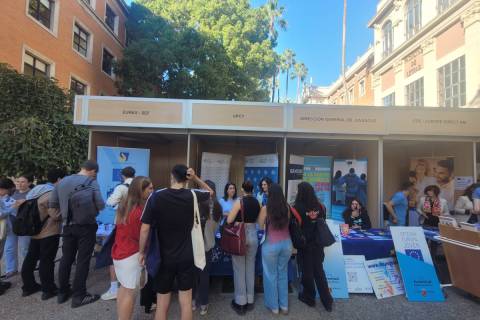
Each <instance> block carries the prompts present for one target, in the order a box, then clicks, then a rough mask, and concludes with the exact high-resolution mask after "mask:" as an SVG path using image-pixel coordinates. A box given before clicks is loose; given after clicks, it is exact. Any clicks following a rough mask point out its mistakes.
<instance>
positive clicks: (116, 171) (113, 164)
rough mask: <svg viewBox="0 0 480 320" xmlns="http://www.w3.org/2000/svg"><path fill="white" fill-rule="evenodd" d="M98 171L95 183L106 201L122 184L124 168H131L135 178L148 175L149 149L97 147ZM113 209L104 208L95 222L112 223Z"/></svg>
mask: <svg viewBox="0 0 480 320" xmlns="http://www.w3.org/2000/svg"><path fill="white" fill-rule="evenodd" d="M97 162H98V166H99V168H100V169H99V171H98V174H97V181H98V184H99V186H100V192H101V194H102V197H103V200H105V201H106V200H107V199H108V197H109V196H110V195H111V194H112V193H113V190H114V189H115V187H116V186H118V185H119V184H122V182H123V181H122V174H121V171H122V169H123V168H125V167H133V168H134V169H135V175H136V176H147V177H148V175H149V165H150V149H137V148H121V147H102V146H98V147H97ZM114 217H115V208H113V207H109V206H106V207H105V209H104V210H102V211H101V212H100V214H99V215H98V217H97V220H98V221H100V222H101V223H104V224H112V223H114Z"/></svg>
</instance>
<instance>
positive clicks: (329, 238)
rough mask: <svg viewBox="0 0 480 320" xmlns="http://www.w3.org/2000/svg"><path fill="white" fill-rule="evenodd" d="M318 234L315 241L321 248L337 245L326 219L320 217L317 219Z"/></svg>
mask: <svg viewBox="0 0 480 320" xmlns="http://www.w3.org/2000/svg"><path fill="white" fill-rule="evenodd" d="M316 225H317V234H316V238H315V240H316V241H317V244H318V245H319V246H320V247H323V248H324V247H330V246H331V245H332V244H334V243H335V237H334V236H333V234H332V231H330V228H329V227H328V224H327V222H326V221H325V219H323V218H320V217H318V219H317V223H316Z"/></svg>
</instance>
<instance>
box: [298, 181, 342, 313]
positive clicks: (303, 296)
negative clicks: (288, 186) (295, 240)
mask: <svg viewBox="0 0 480 320" xmlns="http://www.w3.org/2000/svg"><path fill="white" fill-rule="evenodd" d="M297 188H298V192H297V196H296V198H295V203H294V205H293V208H292V210H293V209H295V210H297V211H298V213H299V214H300V216H301V218H302V231H303V234H304V235H305V238H306V240H307V245H306V246H305V247H304V248H301V249H298V265H299V267H300V269H301V271H302V279H301V281H302V286H303V290H302V292H299V294H298V299H299V300H300V301H302V302H303V303H305V304H306V305H308V306H310V307H314V306H315V296H316V293H317V290H318V292H319V294H320V301H321V302H322V304H323V306H324V307H325V309H326V310H327V311H328V312H331V311H332V307H333V298H332V295H331V293H330V290H329V289H328V283H327V277H326V276H325V271H324V270H323V260H324V258H325V253H324V251H323V247H322V246H320V245H319V244H318V243H317V240H316V239H317V232H318V228H317V220H318V219H319V218H325V207H324V206H323V205H322V204H321V203H320V202H319V201H318V199H317V197H316V195H315V191H314V190H313V187H312V185H311V184H310V183H308V182H301V183H300V184H299V185H298V187H297ZM315 285H316V286H317V290H315Z"/></svg>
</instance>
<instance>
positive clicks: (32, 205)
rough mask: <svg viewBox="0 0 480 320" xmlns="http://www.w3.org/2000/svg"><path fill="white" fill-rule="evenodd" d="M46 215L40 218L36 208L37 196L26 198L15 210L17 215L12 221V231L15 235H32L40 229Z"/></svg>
mask: <svg viewBox="0 0 480 320" xmlns="http://www.w3.org/2000/svg"><path fill="white" fill-rule="evenodd" d="M47 219H48V216H47V217H46V218H45V219H44V220H42V219H40V210H38V198H33V199H29V200H26V201H25V202H24V203H22V204H21V205H20V207H19V208H18V211H17V217H16V219H15V220H14V221H13V233H15V234H16V235H17V236H34V235H37V234H39V233H40V231H42V228H43V225H44V224H45V222H46V221H47Z"/></svg>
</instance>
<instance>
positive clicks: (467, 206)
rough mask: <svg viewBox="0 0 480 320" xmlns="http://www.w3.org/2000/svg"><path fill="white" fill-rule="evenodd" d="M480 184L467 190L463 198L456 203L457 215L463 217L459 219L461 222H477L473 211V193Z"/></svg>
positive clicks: (473, 185) (475, 184)
mask: <svg viewBox="0 0 480 320" xmlns="http://www.w3.org/2000/svg"><path fill="white" fill-rule="evenodd" d="M479 186H480V184H477V183H474V184H472V185H470V186H468V187H467V189H465V191H464V193H463V196H460V197H459V198H458V199H457V202H456V203H455V215H462V217H458V219H457V221H459V222H464V221H466V222H469V223H471V221H477V219H476V215H475V214H474V210H473V191H474V190H475V189H476V188H478V187H479Z"/></svg>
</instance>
